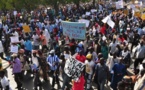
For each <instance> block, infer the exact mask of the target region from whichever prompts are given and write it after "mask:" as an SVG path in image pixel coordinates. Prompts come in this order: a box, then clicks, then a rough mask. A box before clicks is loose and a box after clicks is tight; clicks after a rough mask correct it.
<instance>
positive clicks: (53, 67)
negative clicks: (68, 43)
mask: <svg viewBox="0 0 145 90" xmlns="http://www.w3.org/2000/svg"><path fill="white" fill-rule="evenodd" d="M47 63H48V64H49V66H50V69H51V70H53V71H55V70H56V69H57V68H58V63H59V58H58V56H57V55H54V56H51V55H49V56H48V57H47ZM54 64H55V65H54Z"/></svg>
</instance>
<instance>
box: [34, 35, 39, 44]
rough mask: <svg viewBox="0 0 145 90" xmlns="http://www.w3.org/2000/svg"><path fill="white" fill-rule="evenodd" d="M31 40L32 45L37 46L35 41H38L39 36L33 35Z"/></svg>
mask: <svg viewBox="0 0 145 90" xmlns="http://www.w3.org/2000/svg"><path fill="white" fill-rule="evenodd" d="M32 38H33V45H39V41H38V40H37V39H39V36H38V35H33V36H32Z"/></svg>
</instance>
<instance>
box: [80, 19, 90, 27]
mask: <svg viewBox="0 0 145 90" xmlns="http://www.w3.org/2000/svg"><path fill="white" fill-rule="evenodd" d="M78 22H79V23H85V24H86V27H89V24H90V21H89V20H86V19H80V20H78Z"/></svg>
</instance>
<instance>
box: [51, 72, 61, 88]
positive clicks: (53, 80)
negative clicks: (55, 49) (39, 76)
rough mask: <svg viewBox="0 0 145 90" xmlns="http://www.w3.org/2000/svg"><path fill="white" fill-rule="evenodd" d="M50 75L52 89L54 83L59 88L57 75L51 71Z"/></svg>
mask: <svg viewBox="0 0 145 90" xmlns="http://www.w3.org/2000/svg"><path fill="white" fill-rule="evenodd" d="M51 74H52V88H54V85H55V82H56V83H57V85H58V87H59V86H60V84H59V78H58V74H57V73H56V71H53V70H52V71H51Z"/></svg>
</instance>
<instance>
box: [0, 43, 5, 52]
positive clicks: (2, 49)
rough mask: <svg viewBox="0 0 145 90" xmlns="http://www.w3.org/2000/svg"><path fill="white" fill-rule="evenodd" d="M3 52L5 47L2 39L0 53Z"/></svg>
mask: <svg viewBox="0 0 145 90" xmlns="http://www.w3.org/2000/svg"><path fill="white" fill-rule="evenodd" d="M1 52H4V48H3V44H2V42H1V41H0V53H1Z"/></svg>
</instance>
